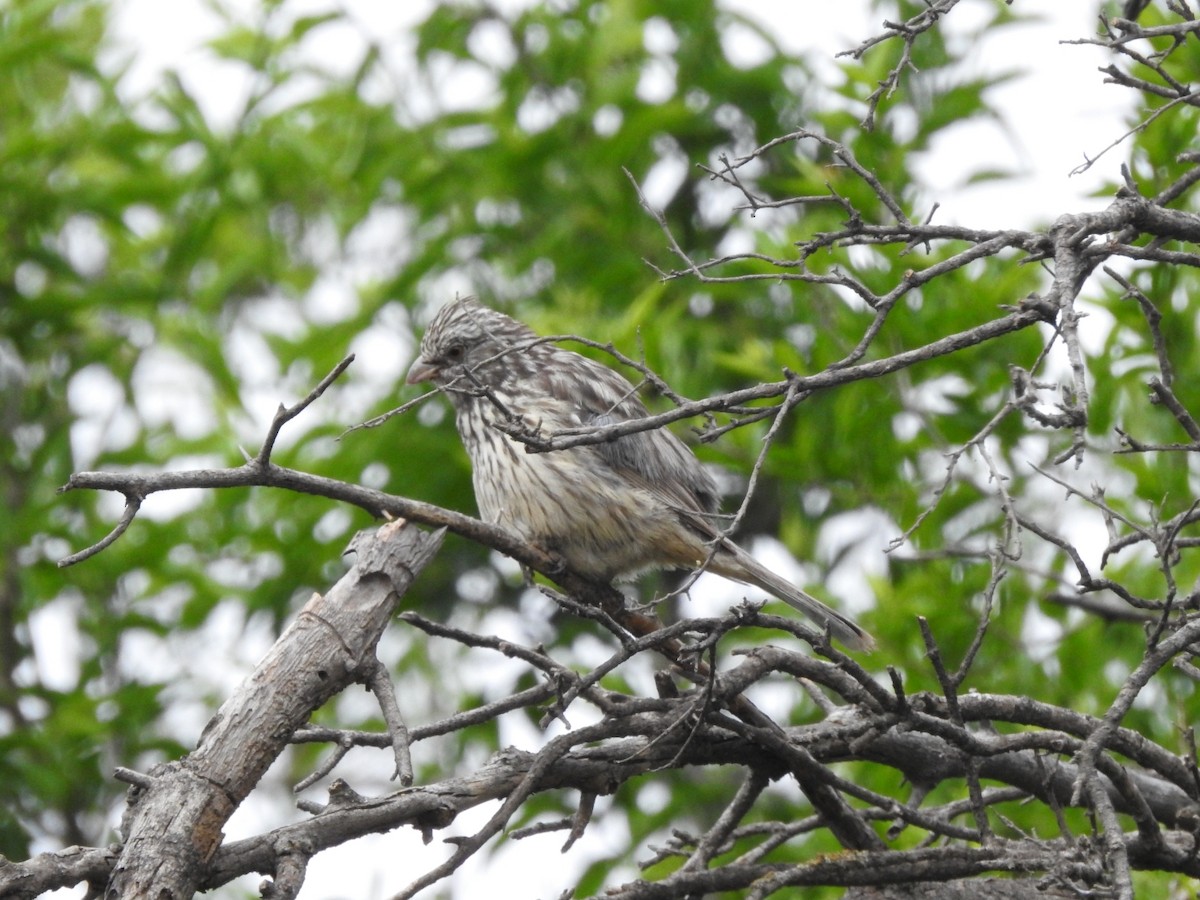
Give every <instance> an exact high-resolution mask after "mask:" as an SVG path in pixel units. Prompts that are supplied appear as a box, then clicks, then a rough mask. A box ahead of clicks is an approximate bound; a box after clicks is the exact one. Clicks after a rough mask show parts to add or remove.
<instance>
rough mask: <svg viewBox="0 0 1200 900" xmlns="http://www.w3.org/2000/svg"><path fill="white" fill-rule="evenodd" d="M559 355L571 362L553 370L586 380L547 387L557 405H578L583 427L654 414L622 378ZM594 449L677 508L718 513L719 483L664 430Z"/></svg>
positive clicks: (575, 355)
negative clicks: (571, 372)
mask: <svg viewBox="0 0 1200 900" xmlns="http://www.w3.org/2000/svg"><path fill="white" fill-rule="evenodd" d="M554 352H555V354H563V355H567V356H569V357H571V358H570V359H568V360H563V361H562V365H561V366H560V365H555V366H554V367H553V371H555V372H561V371H573V372H575V373H578V374H579V375H581V376H582V377H573V378H571V379H570V381H569V382H568V381H567V380H566V379H559V378H551V379H549V380H548V382H547V383H548V387H549V391H550V393H551V394H552V396H553V397H554V399H555V400H556V401H558V402H560V403H563V404H568V405H570V406H573V408H574V416H573V417H577V418H578V423H577V424H578V425H582V426H592V425H595V426H601V425H609V424H612V423H613V422H624V421H628V420H630V419H642V418H645V417H646V416H648V415H649V414H650V413H649V411H648V410H647V409H646V407H645V406H644V405H642V402H641V400H639V399H638V397H637V390H636V388H634V386H633V385H632V384H630V382H629V381H628V379H626V378H624V377H623V376H622V375H620V374H619V373H617V372H615V371H613V370H612V369H610V368H608V367H607V366H603V365H601V364H600V363H598V362H596V361H594V360H591V359H588V358H587V357H586V356H581V355H579V354H578V353H573V352H571V351H569V350H562V349H559V348H554ZM543 371H545V369H543ZM590 449H591V450H592V451H593V452H594V453H595V454H596V455H597V456H598V457H599V459H600V461H601V462H603V463H604V464H605V465H607V466H610V467H611V468H612V469H614V470H616V471H619V472H621V473H622V474H624V475H626V476H628V477H631V478H633V479H635V480H637V481H639V482H641V483H642V484H643V485H644V486H645V487H646V488H647V489H649V490H652V491H654V492H655V493H657V494H660V495H661V496H662V497H663V499H664V500H665V501H666V502H667V503H669V504H671V505H672V506H675V507H677V508H679V509H681V510H686V511H689V512H696V513H702V514H703V513H712V512H715V511H716V509H717V503H718V499H719V495H718V492H717V485H716V482H715V481H714V480H713V478H712V476H711V475H709V474H708V472H706V471H705V470H704V467H703V466H702V465H700V461H699V460H698V459H696V457H695V456H694V455H693V453H692V451H691V450H689V449H688V447H687V445H686V444H684V443H683V441H681V440H680V439H679V438H677V437H676V436H675V435H674V434H672V433H671V432H670V431H667V430H666V429H665V428H654V429H651V430H649V431H639V432H636V433H635V434H627V435H623V436H622V437H619V438H617V439H616V440H612V441H605V442H603V443H600V444H592V445H590Z"/></svg>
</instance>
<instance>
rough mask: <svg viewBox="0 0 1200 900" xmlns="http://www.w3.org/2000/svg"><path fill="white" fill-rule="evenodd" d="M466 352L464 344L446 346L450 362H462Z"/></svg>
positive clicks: (447, 357)
mask: <svg viewBox="0 0 1200 900" xmlns="http://www.w3.org/2000/svg"><path fill="white" fill-rule="evenodd" d="M465 354H466V348H465V347H463V345H462V344H451V345H450V346H449V347H447V348H446V359H448V360H449V361H450V362H454V363H457V362H462V358H463V356H464V355H465Z"/></svg>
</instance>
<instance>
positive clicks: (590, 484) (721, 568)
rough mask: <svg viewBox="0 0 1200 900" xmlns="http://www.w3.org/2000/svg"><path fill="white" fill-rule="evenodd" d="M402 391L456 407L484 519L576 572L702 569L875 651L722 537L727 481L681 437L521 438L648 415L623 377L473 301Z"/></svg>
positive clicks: (447, 316)
mask: <svg viewBox="0 0 1200 900" xmlns="http://www.w3.org/2000/svg"><path fill="white" fill-rule="evenodd" d="M405 381H406V382H407V383H408V384H420V383H425V382H429V383H432V384H433V385H435V386H436V387H437V388H438V389H440V390H441V392H443V393H444V394H445V395H446V396H447V397H448V398H449V400H450V403H451V405H452V406H453V408H454V413H455V425H456V427H457V430H458V434H459V437H460V438H461V440H462V443H463V447H464V448H465V449H466V451H467V455H468V457H469V458H470V461H471V479H472V486H473V488H474V491H475V499H476V503H477V505H478V506H479V513H480V516H481V518H483V519H484V520H485V521H487V522H490V523H492V524H495V525H499V526H502V527H504V528H506V529H508V530H509V531H511V532H514V533H516V535H517V536H519V537H520V538H521V539H522V540H524V541H526V542H527V543H531V544H533V545H535V546H537V547H539V548H541V549H542V550H544V551H546V552H548V553H552V554H555V555H556V556H557V558H558V559H560V560H562V562H563V563H565V565H566V566H567V567H568V568H570V569H571V570H573V571H574V572H576V573H578V574H580V575H583V576H585V577H587V578H590V579H593V580H597V581H601V582H604V583H610V582H612V581H614V580H618V579H623V578H629V577H633V576H636V575H637V574H638V573H640V572H642V571H645V570H648V569H655V568H684V569H699V568H703V569H704V570H705V571H709V572H714V573H716V574H717V575H721V576H723V577H725V578H727V579H730V580H733V581H735V582H739V583H742V584H748V585H753V586H755V587H758V588H761V589H762V590H764V591H766V592H767V593H769V594H772V595H774V596H775V597H778V598H779V599H781V600H783V601H784V602H786V603H788V604H790V605H791V606H792V607H794V608H795V609H796V610H798V611H799V612H800V613H802V614H804V615H805V616H807V617H808V618H809V619H811V620H813V621H814V622H816V623H817V624H818V625H820V626H821V627H822V628H827V629H828V630H829V633H830V634H831V635H832V636H833V637H834V638H836V639H837V640H838V641H840V642H841V643H842V644H844V645H845V646H846V647H848V648H850V649H853V650H862V651H868V650H872V649H874V646H875V642H874V639H873V638H872V637H871V635H869V634H868V633H867V632H866V631H865V630H864V629H863V628H862V627H861V626H859V625H858V624H857V623H856V622H854V621H853V620H852V619H850V618H848V617H847V616H845V615H843V614H842V613H840V612H838V611H837V610H834V609H832V608H830V607H829V606H827V605H826V604H824V603H822V602H821V601H820V600H818V599H817V598H816V597H813V596H811V595H810V594H808V593H806V592H805V591H802V590H801V589H800V588H798V587H796V586H795V585H794V584H792V583H791V582H790V581H788V580H787V579H785V578H783V577H781V576H780V575H778V574H776V573H775V572H772V571H771V570H770V569H768V568H767V567H766V566H764V565H762V564H761V563H760V562H758V561H757V560H756V559H754V557H753V556H751V555H750V554H749V553H747V552H746V551H745V550H743V549H742V548H741V547H739V546H738V545H737V544H736V543H734V542H733V541H732V540H731V539H730V538H729V537H728V536H727V535H725V534H724V533H722V531H721V530H720V529H719V528H718V527H717V525H716V524H715V518H714V517H715V515H716V513H717V509H718V504H719V500H720V495H719V491H718V488H717V484H716V481H715V480H714V478H713V476H712V475H711V474H710V473H709V472H708V471H707V470H706V469H705V468H704V466H703V465H702V464H701V463H700V461H699V459H697V458H696V456H695V454H694V453H692V451H691V450H690V449H689V448H688V446H687V445H686V444H685V443H684V442H683V441H682V440H680V439H679V438H678V437H676V436H675V435H674V434H673V433H672V432H670V431H667V430H666V429H664V428H654V429H649V430H645V431H638V432H635V433H632V434H626V435H622V436H620V437H617V438H615V439H613V440H609V441H605V442H602V443H595V444H584V445H581V446H576V447H570V448H564V449H556V450H548V451H545V452H527V449H526V445H525V444H524V443H523V442H522V441H520V440H519V439H518V438H516V437H514V434H515V433H517V432H518V431H519V430H521V429H524V430H525V431H527V432H528V433H538V434H542V435H546V434H553V433H554V432H557V431H561V430H563V429H580V428H589V427H600V426H604V425H608V424H611V423H615V422H624V421H628V420H632V419H641V418H645V417H647V416H648V415H649V411H648V410H647V409H646V407H645V406H644V405H643V404H642V402H641V400H639V399H638V396H637V389H636V388H635V387H634V385H633V384H632V383H630V381H629V380H628V379H626V378H625V377H624V376H623V375H621V374H620V373H619V372H617V371H615V370H614V369H611V368H609V367H608V366H605V365H603V364H601V363H599V362H597V361H595V360H593V359H590V358H588V357H586V356H583V355H581V354H579V353H575V352H573V351H571V350H566V349H564V348H562V347H559V346H557V344H555V343H553V342H551V341H544V340H541V339H539V337H538V335H537V334H536V333H535V332H534V331H533V330H532V329H531V328H529V326H527V325H525V324H523V323H521V322H519V321H517V320H516V319H514V318H512V317H511V316H508V315H505V314H504V313H501V312H499V311H497V310H495V309H492V308H490V307H488V306H485V305H484V304H482V303H480V302H479V301H478V300H476V299H475V298H473V297H464V298H458V299H455V300H454V301H452V302H449V303H447V304H446V305H444V306H443V307H442V308H441V309H440V310H439V311H438V312H437V313H436V315H435V316H434V318H433V320H432V321H431V322H430V324H429V326H428V328H427V329H426V331H425V334H424V336H423V337H422V339H421V343H420V348H419V354H418V356H417V358H416V359H415V360H414V361H413V363H412V366H411V368H409V370H408V373H407V375H406V377H405Z"/></svg>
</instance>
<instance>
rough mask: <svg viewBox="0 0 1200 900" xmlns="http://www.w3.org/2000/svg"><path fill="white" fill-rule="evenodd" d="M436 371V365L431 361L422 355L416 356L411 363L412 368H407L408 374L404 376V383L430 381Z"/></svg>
mask: <svg viewBox="0 0 1200 900" xmlns="http://www.w3.org/2000/svg"><path fill="white" fill-rule="evenodd" d="M437 373H438V367H437V366H436V365H434V364H433V363H431V362H430V361H429V360H427V359H426V358H425V357H423V356H418V357H417V358H416V360H415V361H414V362H413V364H412V368H410V369H409V370H408V374H407V375H405V376H404V383H405V384H420V383H421V382H423V381H432V380H433V376H434V375H436V374H437Z"/></svg>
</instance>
